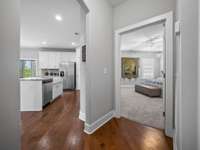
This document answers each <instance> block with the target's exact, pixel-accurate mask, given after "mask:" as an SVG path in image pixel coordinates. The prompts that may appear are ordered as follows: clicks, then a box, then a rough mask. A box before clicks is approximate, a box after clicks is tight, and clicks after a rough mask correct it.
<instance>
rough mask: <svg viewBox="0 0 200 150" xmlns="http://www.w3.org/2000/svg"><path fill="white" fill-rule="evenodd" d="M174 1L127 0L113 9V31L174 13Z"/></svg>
mask: <svg viewBox="0 0 200 150" xmlns="http://www.w3.org/2000/svg"><path fill="white" fill-rule="evenodd" d="M175 6H176V1H175V0H127V1H126V2H125V3H123V4H121V5H118V6H117V7H115V8H114V29H118V28H121V27H124V26H127V25H130V24H134V23H137V22H140V21H143V20H145V19H147V18H151V17H155V16H158V15H161V14H163V13H166V12H169V11H171V10H174V11H175Z"/></svg>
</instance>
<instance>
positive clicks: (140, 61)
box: [120, 23, 165, 129]
mask: <svg viewBox="0 0 200 150" xmlns="http://www.w3.org/2000/svg"><path fill="white" fill-rule="evenodd" d="M164 32H165V26H164V24H163V23H157V24H153V25H149V26H146V27H142V28H139V29H136V30H133V31H131V32H128V33H124V34H123V35H122V36H121V48H120V49H121V83H120V84H121V99H120V114H121V116H123V117H125V118H128V119H130V120H132V121H135V122H138V123H141V124H144V125H147V126H150V127H154V128H158V129H164V121H165V118H164V115H165V114H164V111H165V110H164V108H165V107H164V106H165V100H164V93H165V92H164V91H165V90H164V89H163V88H164V85H165V83H164V82H165V80H164V76H165V73H164V70H165V68H164V66H165V60H164V50H165V40H164V35H165V33H164Z"/></svg>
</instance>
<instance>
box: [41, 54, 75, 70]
mask: <svg viewBox="0 0 200 150" xmlns="http://www.w3.org/2000/svg"><path fill="white" fill-rule="evenodd" d="M69 61H72V62H76V53H75V52H50V51H40V52H39V66H40V68H41V69H59V65H60V63H64V62H69Z"/></svg>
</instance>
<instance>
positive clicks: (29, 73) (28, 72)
mask: <svg viewBox="0 0 200 150" xmlns="http://www.w3.org/2000/svg"><path fill="white" fill-rule="evenodd" d="M19 65H20V66H19V74H20V78H28V77H35V76H36V61H35V60H20V64H19Z"/></svg>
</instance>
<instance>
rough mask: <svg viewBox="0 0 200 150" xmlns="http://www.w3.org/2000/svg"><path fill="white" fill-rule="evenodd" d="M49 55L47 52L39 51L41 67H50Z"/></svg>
mask: <svg viewBox="0 0 200 150" xmlns="http://www.w3.org/2000/svg"><path fill="white" fill-rule="evenodd" d="M48 65H49V57H48V53H47V52H39V66H40V68H41V69H46V68H48Z"/></svg>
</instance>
